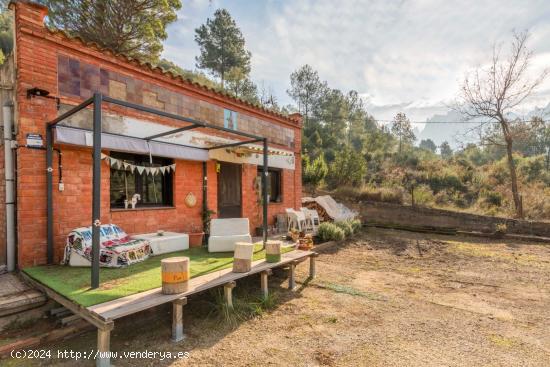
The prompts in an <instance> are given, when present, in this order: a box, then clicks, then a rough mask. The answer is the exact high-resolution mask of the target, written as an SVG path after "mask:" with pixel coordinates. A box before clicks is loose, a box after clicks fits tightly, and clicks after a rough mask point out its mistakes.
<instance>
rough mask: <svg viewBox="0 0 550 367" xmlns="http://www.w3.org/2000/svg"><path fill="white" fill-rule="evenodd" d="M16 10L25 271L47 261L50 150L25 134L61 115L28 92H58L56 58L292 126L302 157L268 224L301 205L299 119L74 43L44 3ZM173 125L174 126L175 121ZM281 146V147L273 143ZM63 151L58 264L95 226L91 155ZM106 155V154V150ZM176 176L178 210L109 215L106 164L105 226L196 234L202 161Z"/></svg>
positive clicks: (287, 174)
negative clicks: (29, 142) (80, 232)
mask: <svg viewBox="0 0 550 367" xmlns="http://www.w3.org/2000/svg"><path fill="white" fill-rule="evenodd" d="M12 7H14V8H15V26H16V33H15V38H16V63H17V68H18V74H17V96H16V99H17V114H16V121H17V123H18V124H19V133H18V136H17V139H18V142H19V144H20V146H21V148H20V149H18V161H17V169H18V177H17V200H18V209H17V218H18V229H17V230H18V264H19V267H26V266H31V265H35V264H43V263H45V262H46V172H45V169H46V166H45V152H44V151H43V150H32V149H27V148H25V147H23V146H24V145H25V136H26V134H27V133H39V134H42V136H44V137H45V126H46V122H47V121H51V120H52V119H53V118H55V117H56V116H57V110H56V106H55V101H53V100H49V99H44V98H32V99H27V98H26V90H27V89H28V88H31V87H39V88H42V89H46V90H48V91H50V93H51V94H52V95H59V92H58V70H57V68H58V55H59V54H63V55H70V56H71V57H73V58H77V59H79V60H82V61H84V62H86V63H87V64H90V65H95V66H99V67H105V68H109V69H110V70H115V71H116V72H120V73H124V74H125V75H128V76H130V77H134V78H138V79H139V80H142V81H144V82H148V83H155V84H156V85H159V86H162V87H163V88H167V89H170V90H173V91H176V92H178V93H183V94H185V95H186V96H188V97H190V98H195V99H196V100H197V103H198V101H199V100H200V101H208V102H209V103H214V104H216V105H219V106H221V107H224V108H230V109H232V110H234V111H237V112H238V113H240V114H241V113H242V114H247V115H249V116H253V117H254V118H258V119H262V120H264V121H269V122H271V123H273V124H275V125H281V126H285V127H286V128H292V129H294V136H295V143H294V151H295V153H297V157H296V170H285V171H284V172H283V202H282V203H278V204H270V206H269V216H270V217H269V221H270V223H272V222H273V216H274V215H275V214H276V213H278V212H282V211H284V208H285V207H292V206H293V207H299V206H300V195H301V167H300V163H301V160H300V156H299V152H300V134H301V121H300V120H299V118H298V117H293V118H292V119H289V118H285V117H282V116H279V115H276V114H273V113H270V112H266V111H263V110H261V109H258V108H254V107H252V106H250V105H248V104H246V103H243V102H240V101H237V100H235V99H232V98H228V97H225V96H222V95H220V94H218V93H215V92H212V91H210V90H207V89H205V88H202V87H199V86H196V85H193V84H191V83H188V82H185V81H182V80H179V79H174V78H171V77H169V76H166V75H164V74H163V73H161V72H159V71H158V70H153V69H147V68H145V67H143V66H140V65H139V64H138V63H136V62H130V61H127V60H123V59H121V58H120V57H115V56H114V55H112V54H111V53H109V52H102V51H100V50H98V49H96V48H94V47H87V46H85V45H83V44H82V43H81V42H79V41H76V40H69V39H67V38H66V37H64V36H63V35H60V34H58V33H51V32H49V31H47V30H46V29H45V28H44V25H43V17H44V15H45V14H46V10H45V9H44V8H43V7H41V6H38V5H33V4H27V3H25V2H17V3H15V5H12ZM62 102H63V103H66V104H73V105H74V104H76V103H78V102H80V99H78V98H62ZM110 110H111V112H115V113H118V114H126V115H132V116H135V117H138V118H144V119H147V120H157V121H158V122H163V123H168V122H167V121H166V120H162V119H158V118H155V117H153V116H151V115H147V116H144V115H142V114H139V113H135V112H131V111H128V110H125V109H121V108H110ZM169 123H170V124H171V125H174V122H173V121H170V122H169ZM270 145H271V146H273V147H275V148H277V147H280V146H277V145H274V144H270ZM59 148H61V150H62V152H63V181H64V183H65V190H64V191H63V192H59V191H58V190H57V179H58V174H59V172H58V169H57V153H54V164H53V168H54V237H55V244H54V247H55V252H54V258H55V261H59V260H60V259H61V257H62V255H63V247H64V241H65V236H66V235H67V233H68V232H69V231H70V230H72V229H73V228H76V227H80V226H87V225H90V222H91V193H92V186H91V180H92V157H91V151H90V150H89V149H85V148H75V147H67V146H60V147H59ZM107 153H108V152H107ZM176 164H177V168H176V172H175V174H174V208H163V209H140V210H132V211H120V210H118V211H117V210H110V207H109V167H108V166H107V165H105V164H103V165H102V217H101V220H102V222H103V223H109V222H112V223H116V224H118V225H120V226H121V227H122V228H123V229H124V230H126V231H127V232H128V233H130V234H136V233H144V232H152V231H156V230H157V229H164V230H173V231H183V232H186V231H190V230H191V227H192V225H196V226H200V225H201V222H202V221H201V210H202V163H201V162H191V161H181V160H180V161H177V162H176ZM256 170H257V167H256V166H254V165H244V167H243V180H242V183H243V196H242V197H243V214H244V215H245V216H247V217H249V218H250V220H251V228H254V227H256V226H257V225H259V224H260V223H261V216H260V217H258V210H257V204H256V193H255V192H254V189H253V179H254V177H255V176H256ZM189 192H193V193H194V194H195V196H196V197H197V205H196V206H195V207H193V208H188V207H187V206H186V205H185V204H184V199H185V196H186V195H187V194H188V193H189ZM207 199H208V204H209V208H211V209H213V210H215V211H216V210H217V177H216V165H215V162H208V198H207Z"/></svg>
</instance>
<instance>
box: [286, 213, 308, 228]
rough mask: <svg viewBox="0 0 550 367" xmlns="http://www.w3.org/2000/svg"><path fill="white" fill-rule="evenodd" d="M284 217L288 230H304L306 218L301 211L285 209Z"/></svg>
mask: <svg viewBox="0 0 550 367" xmlns="http://www.w3.org/2000/svg"><path fill="white" fill-rule="evenodd" d="M286 215H287V219H288V230H289V231H290V230H291V229H297V230H298V231H300V232H301V231H305V230H306V225H307V224H306V216H305V214H304V213H303V212H302V211H301V210H294V209H292V208H287V209H286Z"/></svg>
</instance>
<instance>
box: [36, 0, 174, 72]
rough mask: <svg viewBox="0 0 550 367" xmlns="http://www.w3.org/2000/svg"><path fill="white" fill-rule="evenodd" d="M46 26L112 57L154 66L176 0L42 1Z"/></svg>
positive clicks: (171, 17) (165, 35) (170, 21)
mask: <svg viewBox="0 0 550 367" xmlns="http://www.w3.org/2000/svg"><path fill="white" fill-rule="evenodd" d="M44 4H45V5H46V6H47V7H48V8H49V12H48V23H49V25H50V26H53V27H55V28H59V29H63V30H65V31H66V32H68V33H69V34H71V35H73V36H78V37H81V38H82V39H84V40H85V41H87V42H95V43H97V44H98V45H100V46H102V47H105V48H107V49H109V50H112V51H114V52H115V53H121V54H125V55H128V56H131V57H136V58H139V59H140V60H144V61H149V62H156V61H158V58H159V56H160V53H161V51H162V41H163V40H165V39H166V38H167V37H168V34H167V33H166V26H167V25H168V24H169V23H172V22H173V21H175V20H176V18H177V16H176V11H177V10H179V9H180V8H181V1H180V0H44Z"/></svg>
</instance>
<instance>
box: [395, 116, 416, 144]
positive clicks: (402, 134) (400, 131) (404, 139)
mask: <svg viewBox="0 0 550 367" xmlns="http://www.w3.org/2000/svg"><path fill="white" fill-rule="evenodd" d="M391 132H392V134H393V135H394V136H395V137H396V138H397V140H398V141H399V153H401V151H402V147H403V144H411V143H413V142H414V141H415V140H416V136H415V135H414V132H413V130H412V126H411V121H410V120H409V118H408V117H407V115H405V114H404V113H403V112H399V113H398V114H397V115H395V117H394V118H393V123H392V126H391Z"/></svg>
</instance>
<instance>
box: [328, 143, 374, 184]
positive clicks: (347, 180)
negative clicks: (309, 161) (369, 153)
mask: <svg viewBox="0 0 550 367" xmlns="http://www.w3.org/2000/svg"><path fill="white" fill-rule="evenodd" d="M366 173H367V162H366V161H365V158H364V157H363V156H362V155H361V154H360V153H359V152H357V151H355V150H353V149H351V148H349V147H344V148H343V149H341V150H339V151H337V152H336V155H335V156H334V161H333V162H332V163H331V165H330V166H329V170H328V175H327V182H328V184H329V186H330V187H332V188H335V187H338V186H342V185H360V184H361V183H362V182H363V179H364V178H365V174H366Z"/></svg>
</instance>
